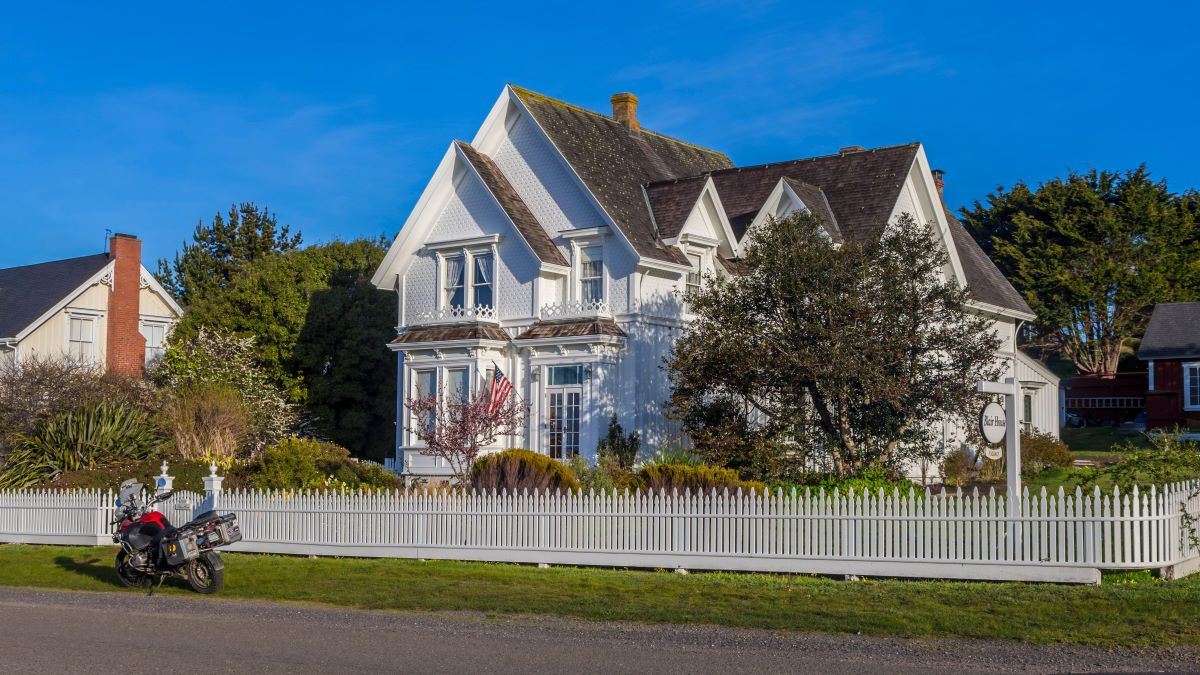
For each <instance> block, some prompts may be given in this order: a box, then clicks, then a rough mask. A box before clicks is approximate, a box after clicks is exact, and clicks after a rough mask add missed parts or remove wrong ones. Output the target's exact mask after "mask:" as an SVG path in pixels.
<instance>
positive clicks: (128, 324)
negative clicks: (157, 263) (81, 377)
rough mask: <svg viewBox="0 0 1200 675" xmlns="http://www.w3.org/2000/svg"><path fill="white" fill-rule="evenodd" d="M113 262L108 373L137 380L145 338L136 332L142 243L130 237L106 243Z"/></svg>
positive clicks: (116, 236) (116, 237)
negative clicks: (134, 377) (133, 377)
mask: <svg viewBox="0 0 1200 675" xmlns="http://www.w3.org/2000/svg"><path fill="white" fill-rule="evenodd" d="M108 257H109V259H110V260H113V261H114V263H113V280H112V292H111V293H109V295H108V350H107V352H106V354H105V363H106V367H107V369H108V372H110V373H114V374H117V375H129V376H136V377H141V376H142V375H144V374H145V372H146V338H145V337H144V336H143V335H142V332H141V330H139V325H138V324H139V322H140V314H141V302H140V298H139V296H140V295H141V291H142V242H141V240H139V239H138V238H137V237H135V236H133V235H131V234H114V235H113V236H112V239H109V240H108Z"/></svg>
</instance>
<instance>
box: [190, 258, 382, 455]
mask: <svg viewBox="0 0 1200 675" xmlns="http://www.w3.org/2000/svg"><path fill="white" fill-rule="evenodd" d="M384 253H385V248H384V245H383V242H382V241H368V240H358V241H352V242H333V243H330V244H324V245H320V246H311V247H308V248H303V249H295V250H291V251H288V252H285V253H276V254H274V255H270V256H266V257H263V258H261V259H259V260H257V261H255V262H254V263H253V264H252V265H247V266H245V267H244V268H242V269H240V270H238V271H237V272H236V273H235V274H234V275H233V276H232V277H231V279H230V281H229V282H228V283H227V285H226V286H225V287H224V288H214V289H210V290H206V291H205V292H204V293H203V294H201V295H198V296H196V297H195V298H194V300H193V302H192V305H191V307H189V309H188V312H187V314H186V315H185V316H184V318H183V320H182V321H181V322H180V323H179V325H178V326H177V327H176V329H175V333H176V335H177V336H179V337H180V338H187V337H188V336H190V335H192V334H195V333H197V332H199V330H200V329H201V328H202V327H203V328H212V329H217V330H221V331H224V332H229V333H232V334H234V335H238V336H241V337H249V338H253V339H254V351H255V354H256V356H257V357H258V360H259V361H260V362H261V363H262V365H263V368H264V369H265V371H266V372H267V373H268V374H269V376H270V377H271V378H272V379H273V380H274V381H275V382H276V383H277V384H278V385H279V386H281V387H282V388H283V389H284V390H285V391H286V392H287V397H288V399H289V400H290V401H292V402H294V403H299V404H302V405H303V408H304V411H305V413H306V416H307V418H308V421H309V423H310V424H311V425H312V427H313V428H314V429H315V430H316V431H317V432H318V433H319V434H321V435H322V436H325V437H327V438H329V439H330V440H333V441H336V442H337V443H339V444H341V445H343V446H345V447H347V448H349V449H350V450H352V451H354V452H355V453H356V454H359V455H360V456H370V457H375V458H379V457H382V456H384V455H385V454H386V452H387V450H388V449H389V448H390V447H391V443H392V439H393V438H394V434H395V429H394V419H395V401H396V398H395V396H396V394H395V387H396V373H395V370H396V368H395V357H394V356H392V355H391V354H390V353H389V352H388V350H387V348H386V347H385V345H386V343H387V341H388V340H390V339H391V338H392V337H394V336H395V328H394V327H395V325H396V306H395V302H394V296H392V295H391V294H389V293H387V292H384V291H380V290H378V289H376V288H375V287H374V286H373V285H371V282H370V278H371V275H372V273H373V272H374V271H375V268H376V267H378V265H379V263H380V262H381V261H382V260H383V255H384Z"/></svg>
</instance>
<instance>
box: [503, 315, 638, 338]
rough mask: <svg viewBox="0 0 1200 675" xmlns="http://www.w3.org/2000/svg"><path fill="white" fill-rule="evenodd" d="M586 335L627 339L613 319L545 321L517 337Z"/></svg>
mask: <svg viewBox="0 0 1200 675" xmlns="http://www.w3.org/2000/svg"><path fill="white" fill-rule="evenodd" d="M585 335H612V336H614V337H625V331H623V330H621V327H620V326H618V325H617V324H616V323H614V322H613V320H612V319H589V320H585V321H579V320H574V319H572V320H566V321H544V322H542V323H537V324H534V325H533V326H530V327H529V328H528V329H526V330H525V332H523V333H521V334H520V335H518V336H517V338H516V339H518V340H534V339H537V338H560V337H581V336H585Z"/></svg>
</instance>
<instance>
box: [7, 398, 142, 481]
mask: <svg viewBox="0 0 1200 675" xmlns="http://www.w3.org/2000/svg"><path fill="white" fill-rule="evenodd" d="M162 445H163V437H162V433H161V432H160V430H159V429H158V428H157V427H156V426H155V425H154V423H153V421H152V420H151V419H150V416H149V415H148V414H147V413H146V412H145V411H143V410H141V409H139V408H137V407H136V406H134V405H132V404H130V403H125V402H122V401H103V402H100V403H90V404H85V405H83V406H80V407H78V408H76V409H74V410H68V411H67V412H64V413H61V414H59V415H56V416H55V417H52V418H50V419H48V420H46V421H45V422H43V423H42V424H41V425H39V426H38V428H37V429H36V430H35V431H34V432H33V433H32V434H29V435H21V436H19V437H18V438H17V442H16V449H15V451H14V452H12V453H11V454H10V455H9V457H8V459H7V461H6V462H5V465H4V469H3V471H2V472H0V487H2V488H10V489H21V488H27V487H31V486H33V485H36V484H37V483H39V482H42V481H45V480H51V479H53V478H55V477H57V476H58V475H60V474H61V473H62V472H64V471H78V470H83V469H94V468H96V467H99V466H103V465H106V464H110V463H113V462H120V461H127V460H137V459H145V458H147V457H150V456H153V455H155V454H156V453H157V452H158V451H159V450H160V449H161V447H162Z"/></svg>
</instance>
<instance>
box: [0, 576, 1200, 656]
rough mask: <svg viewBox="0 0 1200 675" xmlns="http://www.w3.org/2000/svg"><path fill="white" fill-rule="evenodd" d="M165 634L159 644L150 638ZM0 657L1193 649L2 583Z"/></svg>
mask: <svg viewBox="0 0 1200 675" xmlns="http://www.w3.org/2000/svg"><path fill="white" fill-rule="evenodd" d="M153 644H158V645H162V646H163V649H162V650H161V651H160V650H159V649H156V648H153V647H149V645H153ZM0 655H2V656H0V658H2V659H3V665H2V667H0V669H2V670H5V671H9V672H29V673H63V672H79V673H83V672H95V671H97V670H98V669H106V670H115V669H121V670H122V671H125V672H129V673H142V672H145V673H156V674H157V673H161V672H162V670H163V668H164V667H165V664H168V663H172V662H173V663H176V664H179V663H186V664H188V667H189V670H190V669H196V670H206V671H210V672H217V673H224V672H247V671H251V672H266V673H272V672H330V673H333V672H364V671H367V669H370V670H371V671H375V672H378V671H381V670H382V671H387V672H428V673H442V672H463V671H467V670H470V671H475V672H485V673H504V672H518V671H531V670H537V671H545V672H572V673H593V672H596V673H599V672H605V673H624V672H661V673H685V672H686V673H697V672H721V673H739V672H784V671H787V672H791V671H805V672H822V673H843V672H844V673H851V672H853V673H918V672H919V673H951V672H954V673H964V672H972V673H1011V672H1043V673H1054V672H1197V671H1200V650H1198V649H1195V648H1191V647H1172V648H1154V649H1130V648H1119V649H1118V648H1113V649H1106V648H1093V647H1079V646H1068V645H1031V644H1024V643H1017V642H1008V641H989V640H965V639H955V640H913V639H900V638H879V637H869V636H861V635H844V636H839V635H822V634H808V633H778V632H772V631H763V630H743V629H730V628H721V627H709V626H673V625H643V624H634V623H615V622H587V621H579V620H574V619H564V618H558V617H540V616H511V615H489V614H482V613H474V612H455V613H435V614H416V613H400V612H375V611H360V610H343V609H331V608H326V607H320V606H310V605H299V604H277V603H260V602H246V601H237V600H224V599H220V598H216V599H212V598H199V597H186V596H155V597H146V596H145V595H141V594H138V593H79V592H67V591H46V590H33V589H24V588H0Z"/></svg>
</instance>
